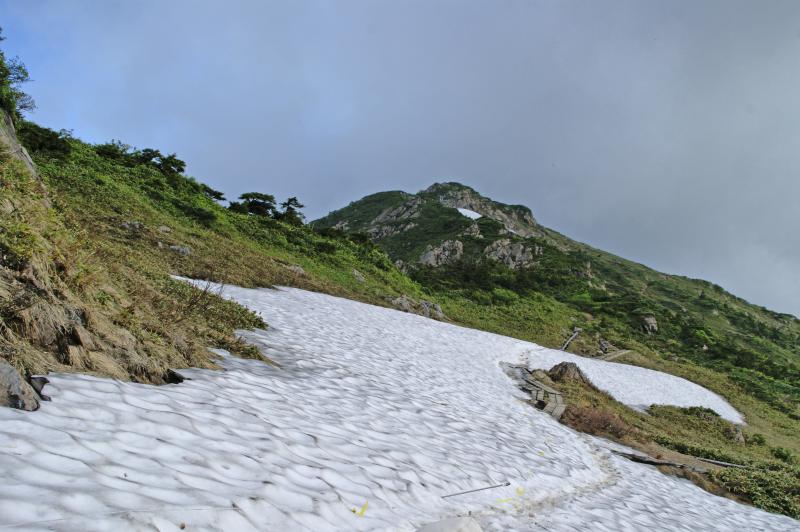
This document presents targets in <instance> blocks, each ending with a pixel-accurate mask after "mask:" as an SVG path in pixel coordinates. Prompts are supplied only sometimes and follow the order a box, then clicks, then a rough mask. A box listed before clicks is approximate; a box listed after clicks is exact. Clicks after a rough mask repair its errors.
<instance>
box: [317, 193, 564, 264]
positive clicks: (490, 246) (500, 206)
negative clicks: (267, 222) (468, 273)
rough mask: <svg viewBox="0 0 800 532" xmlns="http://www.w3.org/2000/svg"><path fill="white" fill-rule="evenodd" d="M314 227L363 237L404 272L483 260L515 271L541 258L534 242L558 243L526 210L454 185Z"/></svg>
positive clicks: (387, 196)
mask: <svg viewBox="0 0 800 532" xmlns="http://www.w3.org/2000/svg"><path fill="white" fill-rule="evenodd" d="M314 226H315V227H318V228H334V229H339V230H344V231H348V232H361V233H366V234H367V235H368V236H369V237H370V238H371V239H372V240H373V241H375V242H377V243H378V244H379V245H380V246H381V247H382V248H384V249H385V250H386V251H388V252H389V253H390V255H391V256H392V257H393V258H394V259H395V260H397V261H399V262H398V265H400V266H402V267H403V268H404V269H407V268H408V267H415V266H418V265H422V266H432V267H436V266H441V265H446V264H454V263H456V262H458V261H460V260H467V261H473V262H474V261H477V260H480V259H483V258H487V259H491V260H494V261H497V262H499V263H502V264H504V265H506V266H508V267H509V268H513V269H516V268H521V267H525V266H529V265H531V264H533V263H534V262H535V260H536V257H537V256H538V255H541V253H542V246H541V243H540V242H538V240H544V241H549V242H551V243H556V242H557V240H558V239H557V235H555V234H554V233H552V232H551V231H550V230H548V229H547V228H545V227H542V226H541V225H539V223H538V222H537V221H536V219H535V218H534V217H533V213H532V212H531V210H530V209H529V208H527V207H524V206H522V205H506V204H504V203H500V202H497V201H494V200H492V199H489V198H487V197H485V196H482V195H481V194H479V193H478V192H477V191H475V190H474V189H472V188H470V187H468V186H465V185H462V184H460V183H435V184H433V185H431V186H430V187H428V188H427V189H425V190H423V191H421V192H419V193H417V194H408V193H406V192H382V193H378V194H373V195H371V196H367V197H365V198H363V199H361V200H359V201H356V202H354V203H351V204H350V205H348V206H347V207H345V208H343V209H340V210H337V211H334V212H332V213H330V214H328V215H327V216H326V217H324V218H322V219H320V220H317V221H316V222H314Z"/></svg>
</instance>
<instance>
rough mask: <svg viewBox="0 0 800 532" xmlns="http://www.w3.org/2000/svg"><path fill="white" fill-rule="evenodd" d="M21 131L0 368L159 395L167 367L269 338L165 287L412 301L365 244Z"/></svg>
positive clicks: (215, 306) (6, 181)
mask: <svg viewBox="0 0 800 532" xmlns="http://www.w3.org/2000/svg"><path fill="white" fill-rule="evenodd" d="M18 125H19V126H20V127H19V129H20V136H21V138H22V139H23V142H24V143H25V144H27V146H28V148H29V151H30V152H31V154H32V155H33V158H34V160H35V161H36V163H37V168H38V172H39V177H40V178H41V180H40V179H37V178H36V177H34V176H32V175H31V174H30V173H29V172H27V171H26V170H25V168H24V166H23V165H22V164H21V163H19V162H18V161H17V160H16V159H15V158H13V157H10V156H9V154H8V153H5V154H4V156H3V158H2V160H0V171H2V179H3V181H2V185H3V186H2V189H0V203H2V204H4V205H13V206H14V207H13V208H9V209H7V210H6V212H5V213H4V214H3V216H2V217H0V221H1V222H2V225H3V231H2V233H0V250H2V251H3V257H2V258H3V261H2V266H3V271H4V272H5V274H6V275H5V280H6V283H3V284H0V288H5V296H6V297H4V302H3V306H2V309H0V311H1V312H2V314H3V318H4V333H5V334H4V343H5V344H6V345H7V346H14V347H13V348H12V347H7V348H6V353H7V355H6V358H7V359H9V360H10V361H11V362H12V363H13V364H14V365H16V366H17V367H18V368H19V369H21V370H22V371H24V372H35V373H42V372H46V371H48V370H78V371H88V372H92V373H96V374H100V375H109V376H114V377H117V378H126V379H127V378H132V379H136V380H141V381H150V382H161V381H163V380H164V378H165V375H166V370H167V368H168V367H184V366H187V365H191V366H209V365H212V364H213V360H212V359H211V357H210V355H209V353H208V351H207V350H206V347H208V346H215V345H216V346H222V347H227V348H229V349H232V350H233V351H235V352H238V353H240V354H244V355H247V356H257V352H255V351H254V350H253V349H252V348H248V347H247V346H245V345H244V344H243V343H241V342H238V341H236V338H235V336H234V335H233V331H234V330H235V329H236V328H249V327H259V326H260V327H264V326H266V325H265V324H263V322H261V320H260V318H258V317H257V316H253V315H251V314H250V313H248V312H246V311H245V310H244V309H243V308H241V307H238V306H237V305H234V304H231V303H228V302H226V301H223V300H222V299H220V298H219V297H216V295H215V294H213V293H206V292H203V291H199V290H196V289H193V288H190V287H188V286H186V285H184V284H183V283H180V282H178V281H175V280H173V279H172V278H171V276H172V275H183V276H188V277H196V278H203V279H210V280H215V281H223V282H229V283H236V284H240V285H244V286H270V285H274V284H283V285H292V286H298V287H303V288H307V289H311V290H317V291H324V292H327V293H331V294H336V295H342V296H346V297H350V298H354V299H359V300H362V301H368V302H372V303H377V304H384V305H385V304H387V303H386V299H387V298H391V297H396V296H398V295H401V294H406V295H409V296H412V297H413V296H415V295H419V294H420V289H419V287H418V286H417V285H416V284H415V283H414V282H412V281H411V280H410V279H408V278H407V277H406V276H404V275H403V274H402V273H401V272H399V271H397V270H396V269H395V268H394V266H393V265H392V264H391V262H390V261H389V260H388V258H387V257H386V255H385V254H384V253H383V252H382V251H380V250H379V249H377V248H375V247H374V246H373V245H371V244H369V243H363V242H362V243H358V242H354V241H352V240H350V239H347V238H336V239H334V238H329V237H325V236H321V235H318V234H316V233H315V232H313V231H312V230H310V229H308V228H306V227H302V226H300V227H297V226H294V225H291V224H287V223H284V222H281V221H278V220H274V219H272V218H268V217H258V216H253V215H248V214H241V213H237V212H233V211H231V210H229V209H226V208H224V207H223V206H221V205H220V204H218V203H217V202H216V201H214V200H213V199H211V198H210V197H209V195H208V188H207V187H204V186H203V185H200V184H199V183H197V182H196V181H194V180H193V179H191V178H189V177H185V176H183V175H181V174H175V173H169V172H167V173H164V172H162V171H161V170H159V169H158V168H156V167H155V166H153V165H152V164H138V165H133V166H131V165H129V164H126V163H125V162H124V161H120V160H115V159H114V158H109V157H108V156H104V155H101V153H104V152H103V150H102V149H101V148H102V147H96V146H91V145H88V144H86V143H83V142H81V141H79V140H77V139H74V138H70V137H64V136H61V137H59V135H57V134H56V133H54V132H51V131H48V130H45V129H42V128H39V127H38V126H35V125H33V124H30V123H18ZM362 279H363V280H362ZM15 283H16V284H15ZM37 283H38V284H41V285H42V286H44V288H45V290H40V289H39V288H37V286H36V284H37ZM18 287H26V288H25V289H24V290H20V289H18ZM48 324H49V325H48ZM51 329H52V331H51Z"/></svg>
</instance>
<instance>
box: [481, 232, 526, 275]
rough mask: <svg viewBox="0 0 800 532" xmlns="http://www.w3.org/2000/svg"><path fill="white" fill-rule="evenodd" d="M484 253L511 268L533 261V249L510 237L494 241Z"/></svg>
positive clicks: (520, 266)
mask: <svg viewBox="0 0 800 532" xmlns="http://www.w3.org/2000/svg"><path fill="white" fill-rule="evenodd" d="M483 253H484V254H485V255H486V256H487V257H489V258H490V259H493V260H496V261H498V262H502V263H503V264H505V265H506V266H508V267H509V268H513V269H516V268H522V267H525V266H528V265H530V264H531V263H532V262H533V257H534V253H533V251H532V250H531V249H530V248H528V247H527V246H525V245H524V244H521V243H519V242H512V241H511V239H509V238H504V239H501V240H496V241H495V242H492V243H491V244H490V245H489V246H487V247H486V249H484V250H483Z"/></svg>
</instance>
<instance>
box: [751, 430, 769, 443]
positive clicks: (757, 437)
mask: <svg viewBox="0 0 800 532" xmlns="http://www.w3.org/2000/svg"><path fill="white" fill-rule="evenodd" d="M746 440H747V443H749V444H751V445H766V444H767V439H766V438H765V437H764V435H763V434H759V433H758V432H754V433H753V434H748V435H747V437H746Z"/></svg>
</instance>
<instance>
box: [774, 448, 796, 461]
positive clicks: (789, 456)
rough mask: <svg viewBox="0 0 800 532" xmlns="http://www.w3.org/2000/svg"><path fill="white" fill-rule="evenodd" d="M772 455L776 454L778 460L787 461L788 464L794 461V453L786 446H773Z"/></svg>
mask: <svg viewBox="0 0 800 532" xmlns="http://www.w3.org/2000/svg"><path fill="white" fill-rule="evenodd" d="M772 456H774V457H775V458H777V459H778V460H782V461H784V462H786V463H787V464H793V463H794V454H793V453H792V451H790V450H789V449H787V448H785V447H773V448H772Z"/></svg>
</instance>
